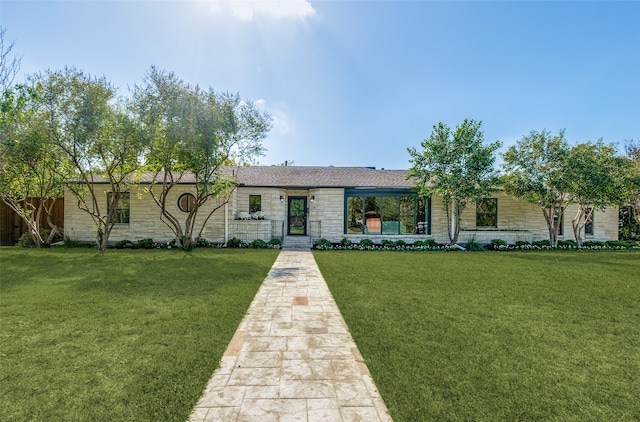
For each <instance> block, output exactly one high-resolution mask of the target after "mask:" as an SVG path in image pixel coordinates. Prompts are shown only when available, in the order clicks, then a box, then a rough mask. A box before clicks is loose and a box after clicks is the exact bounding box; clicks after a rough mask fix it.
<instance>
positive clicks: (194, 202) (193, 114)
mask: <svg viewBox="0 0 640 422" xmlns="http://www.w3.org/2000/svg"><path fill="white" fill-rule="evenodd" d="M133 98H134V99H133V102H134V104H135V108H136V110H137V113H138V116H139V119H140V121H141V122H142V124H143V125H144V127H145V132H144V137H145V139H146V142H148V145H149V149H148V153H147V156H146V165H147V169H148V170H150V172H151V177H150V185H149V187H148V189H147V192H148V193H149V194H150V195H151V197H152V198H153V200H154V201H155V203H156V204H157V205H158V207H159V208H160V219H161V220H162V221H163V222H164V223H165V224H166V225H167V227H169V228H170V229H171V231H172V232H173V233H174V235H175V239H176V243H177V245H178V247H179V248H183V249H191V247H192V243H193V242H194V240H197V239H198V238H200V237H201V236H202V234H203V232H204V228H205V226H206V223H207V221H208V220H209V218H210V217H211V216H212V215H213V213H214V212H215V211H216V210H218V209H220V208H221V207H222V206H224V204H226V203H227V202H228V200H229V198H230V196H231V194H232V192H233V190H234V189H235V186H236V177H235V171H233V172H229V171H227V170H226V166H227V165H229V164H231V163H239V164H244V163H248V162H251V161H252V160H253V159H254V158H255V157H257V156H258V155H261V154H262V153H263V147H262V140H263V139H264V138H265V136H266V134H267V132H268V131H269V129H270V127H271V119H270V116H269V115H268V114H266V113H264V112H261V111H259V110H258V109H257V108H256V107H255V105H254V104H253V103H251V102H245V101H241V100H240V98H239V96H238V95H232V94H228V93H217V92H215V91H213V90H212V89H211V88H209V90H206V91H205V90H202V89H200V88H199V87H197V86H196V87H193V86H191V85H189V84H187V83H185V82H183V81H182V80H180V79H179V78H178V77H177V76H176V75H175V74H174V73H166V72H164V71H161V70H159V69H157V68H155V67H152V68H151V69H150V71H149V73H148V74H147V76H146V78H145V80H144V83H143V85H142V86H137V87H136V88H135V90H134V97H133ZM186 180H189V181H193V183H194V184H195V192H194V193H193V198H192V199H191V203H190V204H189V206H188V207H187V208H186V216H185V217H184V219H181V216H180V215H178V214H176V213H175V212H172V208H171V207H169V206H168V202H167V201H168V198H169V197H170V194H171V192H172V190H173V189H174V187H175V186H176V185H177V184H179V183H181V182H184V181H186ZM214 200H215V204H214V205H212V206H211V207H210V209H209V211H208V212H207V214H206V215H205V216H204V218H200V219H198V214H199V213H200V211H201V210H202V209H203V206H204V205H205V204H207V203H211V202H212V201H214ZM194 233H196V237H195V239H194Z"/></svg>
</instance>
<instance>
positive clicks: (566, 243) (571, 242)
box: [558, 239, 578, 247]
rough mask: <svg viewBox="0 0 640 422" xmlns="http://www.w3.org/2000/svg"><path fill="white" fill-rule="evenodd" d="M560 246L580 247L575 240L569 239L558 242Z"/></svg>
mask: <svg viewBox="0 0 640 422" xmlns="http://www.w3.org/2000/svg"><path fill="white" fill-rule="evenodd" d="M558 246H571V247H574V246H578V244H577V243H576V242H575V240H571V239H567V240H558Z"/></svg>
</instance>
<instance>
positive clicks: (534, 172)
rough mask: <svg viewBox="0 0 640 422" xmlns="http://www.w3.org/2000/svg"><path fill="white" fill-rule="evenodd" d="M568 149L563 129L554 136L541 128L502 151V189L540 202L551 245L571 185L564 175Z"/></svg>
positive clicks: (555, 238) (529, 200) (556, 232)
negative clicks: (539, 130)
mask: <svg viewBox="0 0 640 422" xmlns="http://www.w3.org/2000/svg"><path fill="white" fill-rule="evenodd" d="M569 151H570V149H569V145H568V144H567V141H566V140H565V138H564V131H563V130H561V131H560V132H559V133H558V135H555V136H553V135H551V133H550V132H548V131H546V130H543V131H542V132H536V131H532V132H531V133H530V134H529V135H527V136H523V137H522V139H521V140H519V141H518V142H517V144H516V145H513V146H511V147H509V149H508V150H507V152H505V153H504V176H503V177H502V182H503V185H504V189H505V191H506V192H507V193H510V194H511V195H513V196H516V197H518V198H521V199H524V200H525V201H528V202H530V203H533V204H538V205H540V207H541V208H542V211H543V214H544V218H545V221H546V222H547V228H548V230H549V242H550V243H551V244H553V245H555V244H556V242H557V238H558V231H559V221H560V218H559V217H560V216H561V215H562V213H563V209H564V207H565V206H566V205H567V204H568V203H569V202H570V199H571V198H570V197H571V189H572V185H571V181H570V180H569V178H568V177H567V160H568V156H569Z"/></svg>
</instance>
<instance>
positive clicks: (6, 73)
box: [0, 26, 22, 94]
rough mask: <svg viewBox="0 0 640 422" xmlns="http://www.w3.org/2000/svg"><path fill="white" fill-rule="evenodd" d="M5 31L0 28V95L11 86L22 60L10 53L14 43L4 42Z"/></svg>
mask: <svg viewBox="0 0 640 422" xmlns="http://www.w3.org/2000/svg"><path fill="white" fill-rule="evenodd" d="M6 32H7V30H6V29H5V28H3V27H2V26H0V90H1V91H0V94H4V93H5V92H6V91H7V90H9V89H10V88H11V86H12V85H13V80H14V78H15V77H16V74H17V73H18V70H19V69H20V62H21V61H22V58H21V57H19V56H16V55H14V54H13V53H12V50H13V47H14V45H15V43H14V42H13V41H12V42H7V41H5V35H6Z"/></svg>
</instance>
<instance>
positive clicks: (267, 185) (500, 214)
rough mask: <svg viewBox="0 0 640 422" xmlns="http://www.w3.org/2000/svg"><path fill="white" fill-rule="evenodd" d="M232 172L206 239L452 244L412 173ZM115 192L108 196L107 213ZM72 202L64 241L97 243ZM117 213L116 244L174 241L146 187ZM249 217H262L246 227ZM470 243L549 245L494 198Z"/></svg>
mask: <svg viewBox="0 0 640 422" xmlns="http://www.w3.org/2000/svg"><path fill="white" fill-rule="evenodd" d="M233 171H234V175H235V176H236V177H237V181H238V184H237V188H236V189H235V191H234V192H233V194H232V196H231V198H230V200H229V201H228V203H227V204H225V205H222V206H221V207H220V208H219V209H218V210H217V211H216V212H215V213H214V214H213V216H212V217H211V218H210V219H209V220H208V221H207V222H206V226H205V231H204V234H203V237H204V238H205V239H207V240H208V241H210V242H220V243H223V242H226V241H227V240H228V239H230V238H234V237H235V238H239V239H242V240H244V241H247V242H250V241H252V240H255V239H263V240H266V241H268V240H270V239H271V238H273V237H279V238H283V237H285V236H299V237H306V238H308V239H309V240H310V241H314V240H317V239H319V238H322V237H324V238H327V239H329V240H330V241H333V242H338V241H340V240H341V239H342V238H345V237H346V238H348V239H350V240H351V241H352V242H358V241H359V240H360V239H362V238H370V239H372V240H374V241H379V240H382V239H393V240H397V239H403V240H405V241H406V242H407V243H412V242H414V241H415V240H419V239H426V238H433V239H434V240H435V241H437V242H439V243H448V236H447V219H446V215H445V212H444V206H443V203H442V199H441V198H439V197H437V196H434V197H431V198H424V197H419V196H418V195H417V191H416V189H415V186H414V183H413V181H411V180H407V175H408V170H384V169H375V168H370V167H333V166H329V167H303V166H268V167H267V166H249V167H237V168H234V170H233ZM105 186H108V185H105ZM194 192H195V185H194V183H193V180H188V179H185V180H184V181H183V182H182V183H181V184H180V185H178V186H176V187H174V188H173V189H172V194H171V195H172V196H171V197H170V198H169V199H168V203H169V206H170V207H172V212H173V213H175V214H177V215H180V214H183V215H185V217H186V215H187V214H186V213H187V212H188V211H189V207H190V206H191V204H192V199H193V193H194ZM108 194H109V193H108V192H103V195H104V204H105V207H106V203H107V196H108ZM70 195H71V193H70V192H67V193H66V194H65V201H64V206H65V210H64V215H65V233H66V234H67V235H69V236H70V237H71V238H72V239H75V240H82V241H93V240H94V239H95V232H94V229H93V223H92V220H91V219H90V217H89V216H88V215H87V214H86V213H85V212H83V211H81V210H80V209H78V207H77V206H76V204H77V201H75V200H74V199H73V197H72V196H70ZM219 205H221V204H219V203H217V202H216V201H211V203H210V204H206V205H205V206H204V207H203V208H201V210H200V213H199V218H200V219H201V221H204V218H205V217H206V214H208V210H211V209H212V207H214V206H219ZM117 211H118V212H117V214H118V217H117V218H118V221H117V224H116V225H115V226H114V229H113V231H112V232H111V236H110V240H111V241H118V240H123V239H128V240H131V241H136V240H138V239H144V238H152V239H153V240H155V241H157V242H164V241H169V240H171V239H172V238H173V234H172V232H171V230H170V229H169V228H168V227H167V226H166V225H165V224H164V223H163V222H162V221H161V220H160V209H159V208H158V207H157V206H156V204H155V203H154V201H153V199H152V198H151V196H150V195H149V194H148V193H145V192H144V190H143V189H139V190H138V191H136V192H130V195H129V199H128V200H126V201H123V203H122V204H121V205H120V206H119V209H118V210H117ZM575 212H576V207H575V206H570V207H568V208H567V210H566V211H565V214H564V218H563V220H564V221H563V222H562V225H561V233H560V239H573V230H572V228H571V219H572V217H573V216H574V214H575ZM249 216H260V217H261V218H264V219H250V220H249V219H246V218H249ZM241 218H245V219H241ZM585 228H586V235H585V238H586V239H587V240H612V239H617V238H618V209H617V208H609V209H607V210H605V211H603V212H600V211H596V212H594V214H593V218H592V220H591V221H590V222H589V223H588V224H587V225H586V227H585ZM472 238H474V239H475V240H476V241H479V242H489V241H490V240H491V239H496V238H500V239H503V240H506V241H507V242H509V243H514V242H516V241H518V240H526V241H534V240H540V239H548V231H547V227H546V223H545V220H544V217H543V214H542V211H541V209H540V208H539V207H538V206H536V205H535V204H531V203H528V202H525V201H522V200H519V199H516V198H513V197H512V196H510V195H507V194H505V193H503V192H496V193H494V194H492V195H491V196H490V197H487V198H484V199H483V200H481V201H479V202H478V203H477V204H469V205H468V206H467V207H466V209H465V210H464V211H463V214H462V217H461V232H460V238H459V242H463V243H464V242H467V241H469V240H471V239H472Z"/></svg>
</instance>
